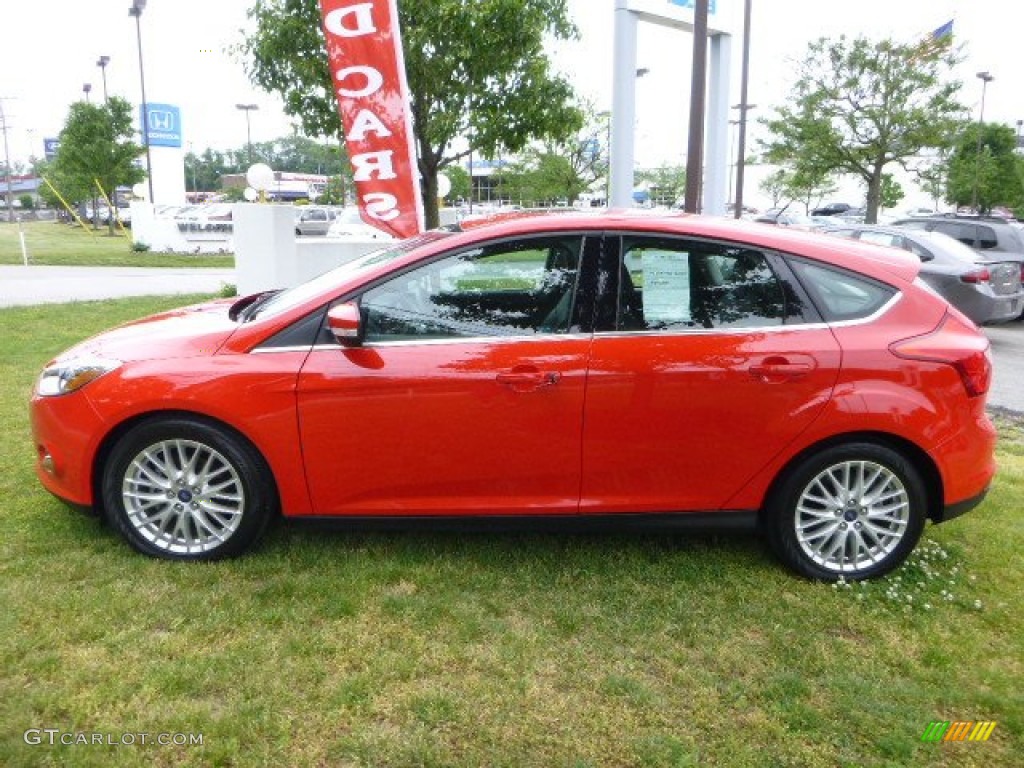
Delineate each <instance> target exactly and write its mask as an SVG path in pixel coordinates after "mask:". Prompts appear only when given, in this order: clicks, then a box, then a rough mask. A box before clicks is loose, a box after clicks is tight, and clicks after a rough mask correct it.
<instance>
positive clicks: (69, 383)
mask: <svg viewBox="0 0 1024 768" xmlns="http://www.w3.org/2000/svg"><path fill="white" fill-rule="evenodd" d="M120 365H121V361H120V360H110V359H108V358H103V357H79V358H75V359H73V360H67V361H65V362H62V363H55V364H54V365H51V366H48V367H46V368H44V369H43V372H42V373H41V374H39V381H37V382H36V394H38V395H39V396H40V397H53V396H54V395H66V394H68V393H69V392H74V391H75V390H76V389H81V388H82V387H84V386H85V385H86V384H88V383H89V382H90V381H93V380H94V379H98V378H99V377H100V376H103V375H104V374H106V373H110V372H111V371H112V370H114V369H115V368H118V367H120Z"/></svg>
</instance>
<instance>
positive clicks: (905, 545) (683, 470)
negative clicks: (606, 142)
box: [31, 213, 995, 579]
mask: <svg viewBox="0 0 1024 768" xmlns="http://www.w3.org/2000/svg"><path fill="white" fill-rule="evenodd" d="M918 268H919V262H918V261H917V259H916V258H914V257H912V256H909V255H905V254H902V253H900V252H897V251H894V250H891V249H876V248H874V247H872V246H869V245H863V244H858V243H854V242H846V241H842V240H838V239H835V238H823V237H821V236H818V235H814V234H807V233H802V232H793V231H787V230H780V229H776V228H768V227H762V226H758V225H756V224H742V223H737V222H732V221H724V220H714V219H709V218H701V217H694V216H665V217H649V216H643V217H640V216H635V215H629V214H614V213H612V214H607V215H598V216H583V215H581V216H574V215H564V216H550V217H533V218H524V219H519V220H515V221H506V222H503V223H497V224H490V225H485V226H479V227H476V228H473V229H469V230H467V231H458V232H450V231H432V232H428V233H426V234H425V235H422V236H421V237H418V238H415V239H413V240H410V241H406V242H403V243H400V244H397V245H394V246H392V247H390V248H388V249H386V250H382V251H377V252H375V253H372V254H370V255H368V256H366V257H364V258H362V259H359V260H358V261H355V262H352V263H350V264H346V265H344V266H342V267H339V268H338V269H336V270H333V271H332V272H329V273H327V274H325V275H322V276H321V277H319V278H317V279H315V280H313V281H311V282H309V283H306V284H304V285H301V286H298V287H296V288H292V289H290V290H286V291H281V292H270V293H264V294H260V295H257V296H248V297H245V298H241V299H238V300H236V301H214V302H211V303H209V304H204V305H200V306H194V307H188V308H184V309H180V310H176V311H173V312H167V313H164V314H162V315H158V316H155V317H150V318H147V319H144V320H140V321H138V322H135V323H132V324H129V325H127V326H124V327H121V328H117V329H115V330H112V331H109V332H107V333H104V334H101V335H100V336H97V337H95V338H92V339H90V340H88V341H85V342H83V343H82V344H80V345H78V346H76V347H74V348H73V349H71V350H69V351H68V352H66V353H64V354H63V355H61V356H60V357H58V358H57V359H55V360H54V361H52V362H51V363H50V364H49V365H47V366H46V368H45V370H44V371H43V372H42V374H41V375H40V377H39V380H38V383H37V386H36V390H35V395H34V397H33V399H32V405H31V411H32V425H33V431H34V438H35V444H36V448H37V453H38V475H39V478H40V479H41V481H42V482H43V484H44V485H45V486H46V487H47V488H48V489H49V490H50V491H52V492H53V493H54V494H56V495H57V496H59V497H61V498H63V499H65V500H67V501H69V502H71V503H74V504H78V505H86V506H90V507H93V508H95V509H98V510H102V511H103V514H105V516H106V518H107V519H108V520H109V522H110V523H111V524H112V525H113V527H114V528H115V529H117V530H118V531H119V532H120V533H121V534H123V536H124V537H125V538H126V539H127V540H128V541H129V542H130V543H131V545H132V546H134V547H135V548H136V549H138V550H140V551H142V552H144V553H147V554H150V555H156V556H160V557H166V558H172V559H178V560H205V559H211V558H218V557H224V556H228V555H234V554H237V553H239V552H241V551H242V550H244V549H246V548H247V547H249V546H250V545H252V544H253V542H254V541H255V540H256V539H257V538H258V537H259V536H260V534H261V533H262V532H263V530H264V529H265V527H266V525H267V523H268V522H269V521H270V519H271V518H273V517H274V516H276V515H283V516H284V517H287V518H325V517H326V518H335V519H340V518H347V519H350V520H354V519H357V518H367V517H374V518H381V517H390V518H393V519H395V520H407V519H408V520H411V519H422V518H437V517H442V516H444V517H448V518H452V517H459V518H467V517H475V518H482V517H488V516H490V517H492V518H505V519H507V517H508V516H517V517H522V516H534V517H541V516H543V517H547V518H549V519H554V518H559V517H560V518H563V519H564V518H572V519H574V520H580V521H582V520H583V519H584V518H588V519H589V520H594V521H595V522H596V521H598V520H600V521H601V522H603V523H607V522H608V521H616V522H618V523H621V524H627V523H631V522H632V523H635V522H647V523H672V524H686V523H687V522H694V521H700V522H701V523H702V524H707V523H720V524H722V525H730V526H733V527H734V526H735V525H736V524H738V523H739V524H748V525H750V526H758V527H759V528H760V529H761V530H762V531H763V533H764V535H765V537H766V538H767V540H768V541H769V543H770V544H771V546H772V548H773V550H774V551H775V552H776V553H777V555H778V556H779V557H780V558H781V560H782V561H783V562H785V563H786V564H787V565H789V566H790V567H792V568H794V569H795V570H796V571H798V572H800V573H802V574H804V575H806V576H810V577H813V578H820V579H835V578H838V577H840V576H843V577H845V578H848V579H849V578H866V577H871V576H877V575H879V574H882V573H885V572H886V571H889V570H890V569H892V568H894V567H895V566H896V565H898V564H899V563H900V562H901V561H902V560H903V559H904V558H905V557H906V556H907V554H908V553H909V552H910V551H911V549H913V547H914V545H915V543H916V542H917V540H918V537H919V535H920V533H921V530H922V528H923V526H924V524H925V522H926V520H931V521H933V522H936V523H937V522H942V521H944V520H947V519H949V518H951V517H954V516H956V515H958V514H961V513H963V512H965V511H967V510H969V509H971V508H972V507H974V506H975V505H977V504H978V503H979V502H980V501H981V500H982V498H983V497H984V495H985V492H986V490H987V489H988V486H989V483H990V481H991V479H992V476H993V473H994V462H993V451H994V445H995V430H994V429H993V426H992V424H991V423H990V421H989V419H988V418H987V417H986V415H985V397H986V392H987V390H988V386H989V382H990V378H991V363H990V358H989V352H988V342H987V340H986V339H985V337H984V336H983V335H982V334H981V333H979V331H978V330H977V328H976V327H975V326H974V325H973V324H972V323H971V322H970V321H969V320H967V319H966V318H965V317H964V316H963V315H961V314H960V313H959V312H958V311H957V310H955V309H953V308H952V307H950V306H949V305H948V304H947V303H946V302H945V301H943V300H942V299H941V298H939V297H938V296H937V295H935V294H934V293H933V292H932V291H931V290H930V289H928V288H927V286H925V285H924V284H923V283H922V282H921V281H919V280H918V279H917V272H918Z"/></svg>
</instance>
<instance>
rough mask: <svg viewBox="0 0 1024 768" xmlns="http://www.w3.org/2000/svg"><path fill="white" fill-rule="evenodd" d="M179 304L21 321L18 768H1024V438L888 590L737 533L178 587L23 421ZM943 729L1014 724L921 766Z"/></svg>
mask: <svg viewBox="0 0 1024 768" xmlns="http://www.w3.org/2000/svg"><path fill="white" fill-rule="evenodd" d="M182 301H183V299H181V298H180V297H179V298H176V299H159V300H155V299H147V300H131V301H118V302H100V303H93V304H79V305H76V307H75V312H74V315H75V321H74V323H68V322H66V320H67V309H66V308H62V307H52V306H51V307H31V308H15V309H3V310H0V329H2V331H0V361H2V363H0V364H2V366H3V368H2V374H3V375H2V376H0V428H2V430H3V431H2V435H3V439H2V440H0V510H2V515H0V551H2V557H0V574H2V578H0V594H2V603H0V606H2V609H3V610H2V611H0V622H2V632H0V654H2V657H3V673H2V675H3V676H2V686H0V723H2V725H0V729H2V734H0V764H3V765H19V766H23V765H64V764H66V765H75V766H110V765H118V766H120V765H127V766H153V765H157V766H165V765H221V766H252V765H282V766H283V765H288V766H335V765H346V766H484V765H486V766H509V767H510V768H511V767H513V766H514V767H517V768H518V767H520V766H581V767H582V766H697V765H700V766H729V767H730V768H743V767H745V766H794V767H797V766H799V768H808V767H813V766H822V767H824V766H850V767H851V768H852V767H853V766H858V767H861V766H911V765H913V766H919V765H921V766H964V765H967V766H979V768H980V767H981V766H984V767H986V768H990V767H991V766H1007V768H1009V766H1019V765H1020V764H1021V754H1022V751H1024V693H1022V692H1024V684H1022V683H1024V611H1022V609H1021V598H1022V596H1024V590H1022V585H1024V524H1022V518H1021V513H1020V508H1021V497H1022V486H1024V425H1022V423H1021V422H1019V421H1014V420H1011V419H1008V418H1001V419H1000V432H1001V436H1002V442H1001V446H1000V451H999V461H1000V465H1001V470H1000V474H999V476H998V478H997V481H996V483H995V485H994V487H993V489H992V492H991V494H990V496H989V498H988V500H987V501H986V502H985V504H984V505H983V506H982V507H981V508H979V509H977V510H975V511H973V512H972V513H970V514H968V515H966V516H965V517H963V518H960V519H958V520H955V521H953V522H951V523H948V524H946V525H944V526H939V527H929V528H927V529H926V532H925V537H924V539H923V540H922V546H921V548H920V550H919V553H920V554H919V555H918V556H916V557H915V558H914V561H913V562H912V563H911V564H910V565H908V566H906V567H904V568H903V569H901V570H900V571H899V572H898V573H897V574H895V575H894V576H892V577H890V578H888V579H885V580H883V581H878V582H873V583H871V584H868V585H865V586H860V585H854V586H848V587H845V586H835V587H832V586H825V585H820V584H814V583H810V582H807V581H803V580H801V579H799V578H796V577H794V576H792V575H790V574H789V573H788V572H786V571H784V570H783V569H782V568H781V567H780V566H779V565H777V564H776V563H775V562H774V561H773V560H772V559H771V558H770V557H769V556H768V555H767V554H766V552H765V549H764V548H763V547H762V546H761V545H760V543H759V542H758V541H757V540H755V539H753V538H747V537H728V536H721V537H716V536H673V535H654V534H644V535H623V534H618V535H613V534H609V535H554V534H541V533H536V534H518V535H508V534H442V533H430V534H424V533H395V534H368V533H347V532H344V531H337V532H329V533H325V532H322V531H313V530H309V529H305V528H300V527H296V526H289V525H278V526H277V527H276V528H274V529H273V530H272V531H271V532H270V534H269V535H268V537H267V540H266V541H265V543H264V544H263V545H262V546H261V547H259V548H258V549H257V550H256V551H255V552H253V553H252V554H250V555H248V556H246V557H244V558H241V559H238V560H234V561H229V562H222V563H215V564H206V565H182V564H169V563H165V562H160V561H155V560H150V559H147V558H145V557H142V556H140V555H137V554H134V553H133V552H132V551H131V550H129V548H128V547H127V546H126V545H124V544H122V543H121V542H120V541H119V540H118V539H116V538H115V537H114V536H113V534H112V533H111V532H110V531H108V530H106V529H105V528H104V527H103V526H102V525H100V524H98V523H97V522H96V521H95V520H93V519H91V518H89V517H87V516H84V515H82V514H80V513H77V512H74V511H71V510H68V509H66V508H65V507H64V506H62V505H61V504H60V503H59V502H57V501H55V500H54V499H52V498H51V497H50V496H49V495H48V494H47V493H46V492H44V491H43V490H42V488H41V487H40V486H39V484H38V483H37V482H36V480H35V477H34V474H33V471H32V461H33V450H32V446H31V444H30V439H29V430H28V423H27V416H26V400H27V397H28V394H29V390H30V387H31V385H32V381H33V378H34V376H35V375H36V373H37V371H38V369H39V368H40V366H41V365H42V364H43V363H44V362H45V361H46V360H47V359H48V358H49V357H50V356H51V355H52V354H53V353H55V352H57V351H58V350H60V349H62V348H64V347H66V346H67V345H68V344H70V343H71V342H73V341H75V340H77V339H78V338H81V337H82V336H84V335H86V334H89V333H92V332H94V331H97V330H100V329H102V328H104V327H106V326H109V325H111V324H113V323H116V322H120V321H123V320H127V319H130V318H133V317H137V316H139V315H141V314H144V313H148V312H151V311H156V310H158V309H162V308H166V307H169V306H173V305H174V304H176V303H181V302H182ZM342 476H343V475H342ZM936 720H942V721H956V720H974V721H977V720H994V721H997V723H998V724H997V726H996V728H995V730H994V732H993V733H992V736H991V739H990V740H989V741H987V742H983V743H970V742H964V743H922V741H921V736H922V734H923V732H924V731H925V729H926V727H927V726H928V725H929V723H931V722H932V721H936ZM28 729H58V730H59V731H60V732H61V733H62V734H67V735H66V736H65V737H64V738H66V739H70V738H72V736H73V735H74V734H85V736H84V737H83V736H79V737H78V738H87V739H91V738H93V736H92V734H100V735H101V736H100V737H99V738H102V739H105V740H113V741H115V742H116V741H119V740H126V741H127V740H133V741H135V743H134V744H132V745H120V746H114V745H83V744H78V745H61V744H60V739H61V736H60V735H59V734H58V735H55V736H54V739H55V740H56V742H57V743H55V744H53V745H50V744H49V743H48V742H47V741H46V739H47V738H49V737H48V736H47V735H46V734H45V733H43V734H41V735H40V738H41V739H42V740H43V743H42V744H38V745H29V744H26V743H25V736H24V734H25V732H26V731H27V730H28ZM138 734H147V739H148V740H150V741H152V740H156V739H157V738H158V735H159V734H201V735H202V744H201V745H192V746H181V745H179V746H174V745H170V746H159V745H153V744H147V745H142V744H140V743H139V742H140V741H141V737H140V736H138ZM179 738H180V737H179ZM186 738H187V737H186Z"/></svg>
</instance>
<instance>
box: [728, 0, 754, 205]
mask: <svg viewBox="0 0 1024 768" xmlns="http://www.w3.org/2000/svg"><path fill="white" fill-rule="evenodd" d="M751 4H752V0H744V3H743V62H742V64H741V71H740V103H739V104H737V105H736V106H737V107H738V108H739V110H740V128H739V133H740V136H739V139H738V140H737V143H738V145H739V146H737V147H736V200H735V204H734V205H733V212H732V215H733V217H734V218H737V219H738V218H740V217H741V216H742V215H743V176H744V173H745V171H746V167H747V162H746V158H745V157H744V155H745V154H746V152H747V112H749V111H750V110H751V109H753V108H754V107H756V106H757V105H756V104H748V103H747V86H748V84H749V82H750V6H751Z"/></svg>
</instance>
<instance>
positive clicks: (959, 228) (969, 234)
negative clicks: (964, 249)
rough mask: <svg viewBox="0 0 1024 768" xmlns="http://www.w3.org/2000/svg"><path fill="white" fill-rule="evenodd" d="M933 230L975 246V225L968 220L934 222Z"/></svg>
mask: <svg viewBox="0 0 1024 768" xmlns="http://www.w3.org/2000/svg"><path fill="white" fill-rule="evenodd" d="M934 231H936V232H942V233H943V234H944V235H949V236H950V237H952V238H954V239H955V240H959V241H960V242H961V243H963V244H964V245H969V246H970V247H971V248H974V247H975V245H974V239H975V235H976V233H977V227H976V226H975V225H974V224H971V223H969V222H962V221H938V222H936V223H935V227H934ZM989 247H992V246H989Z"/></svg>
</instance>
